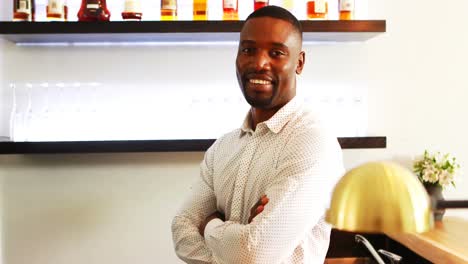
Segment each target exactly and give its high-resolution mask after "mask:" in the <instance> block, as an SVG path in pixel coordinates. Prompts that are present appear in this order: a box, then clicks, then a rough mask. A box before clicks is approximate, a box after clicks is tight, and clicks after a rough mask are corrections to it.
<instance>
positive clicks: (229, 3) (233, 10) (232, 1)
mask: <svg viewBox="0 0 468 264" xmlns="http://www.w3.org/2000/svg"><path fill="white" fill-rule="evenodd" d="M238 7H239V5H238V0H223V20H239V12H238V11H239V9H238Z"/></svg>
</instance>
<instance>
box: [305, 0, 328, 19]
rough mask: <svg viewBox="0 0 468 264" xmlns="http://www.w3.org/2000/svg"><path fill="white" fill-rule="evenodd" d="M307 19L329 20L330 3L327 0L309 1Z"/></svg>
mask: <svg viewBox="0 0 468 264" xmlns="http://www.w3.org/2000/svg"><path fill="white" fill-rule="evenodd" d="M307 18H308V19H327V18H328V1H327V0H313V1H307Z"/></svg>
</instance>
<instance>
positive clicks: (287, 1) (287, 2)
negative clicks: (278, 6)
mask: <svg viewBox="0 0 468 264" xmlns="http://www.w3.org/2000/svg"><path fill="white" fill-rule="evenodd" d="M282 6H283V7H284V8H286V9H287V10H288V11H289V12H293V8H294V4H293V0H283V5H282Z"/></svg>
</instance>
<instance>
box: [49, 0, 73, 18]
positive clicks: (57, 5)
mask: <svg viewBox="0 0 468 264" xmlns="http://www.w3.org/2000/svg"><path fill="white" fill-rule="evenodd" d="M46 16H47V19H48V20H50V21H67V19H68V6H67V3H66V1H65V0H49V1H48V2H47V7H46Z"/></svg>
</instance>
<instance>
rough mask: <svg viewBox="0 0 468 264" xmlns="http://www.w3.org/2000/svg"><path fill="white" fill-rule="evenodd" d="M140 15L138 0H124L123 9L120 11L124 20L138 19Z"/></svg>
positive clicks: (141, 14)
mask: <svg viewBox="0 0 468 264" xmlns="http://www.w3.org/2000/svg"><path fill="white" fill-rule="evenodd" d="M142 16H143V13H142V11H141V4H140V0H125V6H124V11H123V12H122V18H123V19H124V20H136V21H140V20H141V17H142Z"/></svg>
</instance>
